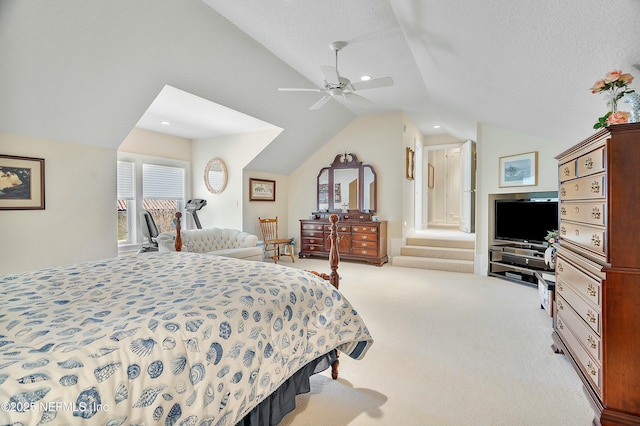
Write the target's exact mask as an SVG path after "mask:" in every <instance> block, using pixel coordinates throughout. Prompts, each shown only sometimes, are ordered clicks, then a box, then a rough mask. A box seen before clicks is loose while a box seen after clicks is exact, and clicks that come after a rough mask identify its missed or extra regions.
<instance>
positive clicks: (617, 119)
mask: <svg viewBox="0 0 640 426" xmlns="http://www.w3.org/2000/svg"><path fill="white" fill-rule="evenodd" d="M632 81H633V76H632V75H631V74H627V73H625V74H623V73H622V71H619V70H616V71H611V72H608V73H607V74H606V75H605V76H604V79H602V80H598V81H596V82H595V84H594V85H593V87H592V88H591V93H604V94H605V95H606V98H607V106H608V108H609V111H608V112H607V113H606V114H605V115H604V116H602V117H599V118H598V121H597V122H596V124H594V125H593V128H594V129H601V128H603V127H607V126H609V125H611V124H622V123H626V122H628V121H629V116H630V113H628V112H626V111H618V101H619V100H620V99H621V98H623V97H624V96H625V95H626V94H629V93H634V92H635V90H632V89H629V88H628V86H629V84H631V82H632Z"/></svg>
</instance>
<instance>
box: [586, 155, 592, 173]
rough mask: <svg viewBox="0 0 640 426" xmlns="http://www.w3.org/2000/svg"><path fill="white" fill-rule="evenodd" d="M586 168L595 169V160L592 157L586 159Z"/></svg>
mask: <svg viewBox="0 0 640 426" xmlns="http://www.w3.org/2000/svg"><path fill="white" fill-rule="evenodd" d="M584 168H585V169H587V170H591V169H593V160H592V159H591V157H587V158H586V159H585V160H584Z"/></svg>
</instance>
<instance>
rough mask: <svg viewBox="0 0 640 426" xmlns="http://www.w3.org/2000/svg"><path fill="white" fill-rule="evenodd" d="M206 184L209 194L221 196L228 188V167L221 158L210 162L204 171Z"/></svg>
mask: <svg viewBox="0 0 640 426" xmlns="http://www.w3.org/2000/svg"><path fill="white" fill-rule="evenodd" d="M204 184H205V185H206V186H207V189H208V190H209V192H211V193H213V194H220V193H221V192H222V191H224V188H226V186H227V165H226V164H225V163H224V161H222V159H221V158H218V157H215V158H212V159H211V160H209V162H208V163H207V166H206V167H205V169H204Z"/></svg>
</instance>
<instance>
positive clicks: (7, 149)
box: [0, 133, 118, 274]
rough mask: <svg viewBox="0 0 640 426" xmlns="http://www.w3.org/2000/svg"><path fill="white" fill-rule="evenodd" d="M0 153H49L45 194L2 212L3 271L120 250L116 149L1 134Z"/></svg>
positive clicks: (0, 265)
mask: <svg viewBox="0 0 640 426" xmlns="http://www.w3.org/2000/svg"><path fill="white" fill-rule="evenodd" d="M0 152H1V153H3V154H7V155H16V156H21V157H38V158H44V160H45V163H44V169H45V170H44V177H45V198H46V199H45V210H6V211H0V235H1V241H2V246H3V248H2V256H0V274H8V273H17V272H23V271H28V270H35V269H41V268H45V267H49V266H55V265H65V264H72V263H77V262H81V261H86V260H94V259H101V258H107V257H114V256H116V255H117V253H118V250H117V241H116V240H117V238H116V236H117V213H116V150H114V149H104V148H95V147H90V146H84V145H76V144H68V143H61V142H54V141H50V140H44V139H37V138H31V137H25V136H18V135H12V134H7V133H0Z"/></svg>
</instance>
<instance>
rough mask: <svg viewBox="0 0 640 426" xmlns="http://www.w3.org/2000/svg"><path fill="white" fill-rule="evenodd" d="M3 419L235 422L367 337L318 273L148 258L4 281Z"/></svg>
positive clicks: (0, 295)
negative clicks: (315, 363) (311, 366)
mask: <svg viewBox="0 0 640 426" xmlns="http://www.w3.org/2000/svg"><path fill="white" fill-rule="evenodd" d="M0 303H1V305H0V424H2V425H5V424H24V425H36V424H46V423H50V424H92V425H93V424H105V425H121V424H127V425H132V424H155V423H162V424H166V425H174V424H175V425H232V424H234V423H236V422H237V421H238V420H240V419H241V418H242V417H243V416H244V415H245V414H246V413H247V412H249V411H250V410H251V409H252V408H253V407H255V406H256V405H257V404H258V403H259V402H260V401H262V400H263V399H264V398H265V397H266V396H268V395H269V394H270V393H271V392H273V391H274V390H275V389H276V388H277V387H278V386H279V385H280V384H281V383H282V382H283V381H285V380H286V379H287V378H289V377H290V376H291V375H292V374H293V373H294V372H296V371H297V370H298V369H299V368H301V367H302V366H303V365H305V364H306V363H308V362H309V361H311V360H313V359H315V358H317V357H318V356H320V355H323V354H325V353H327V352H329V351H330V350H331V349H333V348H336V347H337V348H338V349H340V350H341V351H342V352H344V353H346V354H347V355H349V356H351V357H352V358H355V359H360V358H362V357H363V356H364V355H365V353H366V351H367V350H368V348H369V347H370V345H371V344H372V339H371V336H370V334H369V332H368V330H367V328H366V326H365V324H364V322H363V321H362V319H361V318H360V317H359V315H358V314H357V312H356V311H355V310H354V308H353V307H352V306H351V304H350V303H349V302H348V301H347V300H346V299H345V298H344V297H343V296H342V295H341V294H340V293H339V292H338V291H337V290H336V289H334V288H333V287H332V286H331V285H330V284H329V283H328V282H327V281H324V280H322V279H320V278H318V277H316V276H314V275H313V274H311V273H308V272H304V271H301V270H296V269H292V268H288V267H284V266H280V265H274V264H270V263H263V262H248V261H241V260H236V259H230V258H224V257H217V256H209V255H199V254H195V253H147V254H144V255H138V256H130V257H125V258H120V259H109V260H105V261H99V262H92V263H83V264H78V265H74V266H70V267H64V268H51V269H45V270H42V271H38V272H34V273H25V274H17V275H8V276H0Z"/></svg>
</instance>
